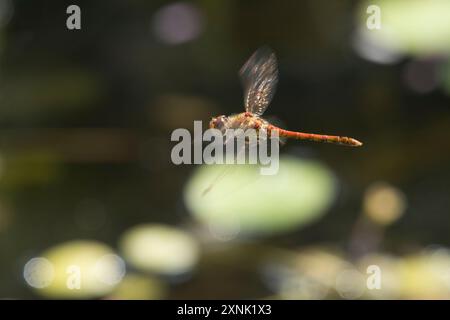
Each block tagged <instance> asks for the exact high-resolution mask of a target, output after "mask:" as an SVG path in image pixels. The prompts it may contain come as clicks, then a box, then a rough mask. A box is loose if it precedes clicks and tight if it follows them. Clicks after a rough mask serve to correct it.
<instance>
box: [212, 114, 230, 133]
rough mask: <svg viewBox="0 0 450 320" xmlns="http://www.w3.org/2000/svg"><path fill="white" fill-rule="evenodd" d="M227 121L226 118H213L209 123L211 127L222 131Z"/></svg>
mask: <svg viewBox="0 0 450 320" xmlns="http://www.w3.org/2000/svg"><path fill="white" fill-rule="evenodd" d="M226 120H227V118H226V117H225V116H220V117H216V118H212V119H211V121H210V123H209V127H210V128H214V129H219V130H222V129H223V128H224V126H225V123H226Z"/></svg>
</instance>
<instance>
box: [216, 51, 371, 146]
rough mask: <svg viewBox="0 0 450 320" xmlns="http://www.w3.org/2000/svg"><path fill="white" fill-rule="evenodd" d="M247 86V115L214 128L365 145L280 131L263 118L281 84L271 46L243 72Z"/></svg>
mask: <svg viewBox="0 0 450 320" xmlns="http://www.w3.org/2000/svg"><path fill="white" fill-rule="evenodd" d="M239 76H240V79H241V82H242V85H243V87H244V106H245V112H242V113H239V114H233V115H230V116H225V115H220V116H217V117H213V118H212V119H211V121H210V123H209V127H210V128H214V129H218V130H220V131H221V132H222V133H225V132H226V130H227V129H243V130H244V131H245V130H246V129H255V130H256V132H259V131H260V130H264V131H265V132H266V134H267V136H270V135H271V133H272V132H277V134H278V137H282V138H291V139H296V140H309V141H316V142H326V143H333V144H339V145H344V146H350V147H360V146H362V142H360V141H358V140H356V139H354V138H350V137H344V136H335V135H325V134H316V133H306V132H299V131H289V130H285V129H282V128H279V127H277V126H275V125H273V124H271V123H270V122H269V121H267V120H265V119H264V118H262V115H263V113H264V112H265V111H266V109H267V107H268V106H269V104H270V102H271V101H272V98H273V96H274V95H275V90H276V86H277V83H278V64H277V58H276V56H275V53H274V52H273V51H272V49H270V48H269V47H262V48H259V49H258V50H256V51H255V53H253V55H252V56H251V57H250V58H249V59H248V61H247V62H246V63H245V64H244V65H243V66H242V68H241V70H240V71H239Z"/></svg>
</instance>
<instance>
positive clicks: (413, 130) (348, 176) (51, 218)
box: [0, 0, 450, 299]
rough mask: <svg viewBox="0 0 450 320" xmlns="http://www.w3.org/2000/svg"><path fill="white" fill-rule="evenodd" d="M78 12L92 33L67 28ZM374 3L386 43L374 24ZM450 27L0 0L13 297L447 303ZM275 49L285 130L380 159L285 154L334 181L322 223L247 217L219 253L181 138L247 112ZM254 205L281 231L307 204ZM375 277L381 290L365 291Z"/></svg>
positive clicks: (2, 262)
mask: <svg viewBox="0 0 450 320" xmlns="http://www.w3.org/2000/svg"><path fill="white" fill-rule="evenodd" d="M71 4H76V5H78V6H79V7H80V8H81V30H68V29H67V27H66V20H67V18H68V17H69V15H70V14H67V13H66V9H67V7H68V6H69V5H71ZM370 4H376V5H378V6H379V7H380V8H381V29H377V30H370V29H368V28H367V26H366V20H367V18H368V17H369V16H370V14H368V13H366V9H367V7H368V6H369V5H370ZM449 12H450V8H449V4H448V2H446V1H439V0H436V1H428V2H422V1H406V0H395V1H372V2H370V3H366V2H362V1H342V0H332V1H330V0H319V1H317V0H314V1H312V0H311V1H287V0H282V1H273V0H270V1H269V0H262V1H261V0H258V1H256V0H247V1H238V0H232V1H206V0H200V1H182V2H172V1H144V0H131V1H119V0H110V1H102V0H98V1H50V0H49V1H46V0H40V1H19V0H16V1H12V0H1V1H0V133H1V134H0V297H1V298H100V297H102V298H112V299H114V298H117V299H166V298H169V299H170V298H238V299H239V298H268V297H270V298H288V299H297V298H298V299H303V298H305V299H325V298H345V299H355V298H380V297H381V298H448V297H450V254H449V253H448V251H447V249H446V247H447V246H449V245H450V235H449V226H450V216H449V213H450V197H449V194H450V184H449V180H450V170H449V161H450V142H449V141H448V140H447V137H448V134H449V129H450V109H449V108H450V63H449V60H448V57H449V56H450V38H449V37H448V35H449V34H450V16H449ZM262 45H269V46H270V47H271V48H272V49H273V50H274V51H275V52H276V54H277V58H278V63H279V69H280V81H279V84H278V90H277V93H276V95H275V98H274V100H273V102H272V104H271V106H270V107H269V109H268V110H267V111H266V115H267V116H268V117H269V118H270V117H271V116H275V117H276V118H277V119H278V120H279V121H281V123H282V124H283V125H284V126H285V127H286V128H288V129H291V130H302V131H306V132H308V131H310V132H318V133H325V134H340V135H347V136H352V137H355V138H357V139H359V140H361V141H363V142H364V146H363V147H362V148H344V147H340V146H333V145H325V144H314V143H308V142H298V141H290V142H288V143H287V144H286V146H284V147H283V148H282V149H281V153H282V156H284V157H289V159H290V160H289V161H291V162H292V163H291V165H292V166H293V167H295V166H298V168H299V170H306V171H307V172H309V171H308V170H309V169H308V168H309V167H305V166H308V165H310V164H311V165H315V166H318V167H317V168H316V167H314V168H316V169H317V170H319V171H320V174H321V175H324V177H325V178H323V179H325V180H324V181H325V182H324V183H325V184H327V186H329V187H327V188H328V189H327V190H328V191H327V192H328V193H329V195H328V194H327V196H325V197H323V198H320V199H325V200H320V201H319V202H321V201H322V202H326V203H322V204H320V203H319V204H318V205H315V208H316V209H311V212H309V211H308V215H311V216H317V217H316V218H315V219H314V221H313V220H312V219H311V223H306V222H309V220H308V221H306V220H305V223H303V222H301V221H300V220H301V219H297V220H295V219H294V220H295V221H297V222H295V223H292V225H291V226H290V227H289V228H287V227H286V228H284V227H280V228H278V229H277V230H276V232H275V231H274V232H271V230H270V221H269V222H268V225H269V227H267V226H266V227H265V228H264V229H258V226H259V224H258V223H256V222H255V226H256V227H255V228H253V225H252V221H251V220H248V223H247V225H246V226H247V227H249V228H248V229H250V232H247V233H246V232H245V230H246V229H245V228H244V227H242V228H238V229H237V230H234V231H235V232H231V234H230V232H227V233H226V237H219V238H220V239H217V237H214V236H211V234H210V233H211V230H216V229H214V228H213V229H211V228H208V226H206V227H205V223H204V221H203V220H202V218H201V215H200V218H198V216H197V212H196V210H197V209H198V208H199V207H201V208H204V207H205V206H206V207H207V206H208V205H209V202H208V201H213V200H208V197H197V198H194V199H191V198H189V194H190V193H189V192H190V191H189V186H190V184H189V181H193V179H196V172H198V169H199V167H200V166H194V165H180V166H176V165H174V164H172V162H171V159H170V152H171V149H172V147H173V146H174V144H175V143H174V142H171V141H170V135H171V133H172V131H173V130H174V129H176V128H188V129H191V128H192V127H193V121H194V120H203V121H204V124H205V123H207V121H209V119H210V118H211V117H212V116H216V115H219V114H231V113H237V112H242V111H243V102H242V100H243V98H242V95H243V93H242V88H241V84H240V81H239V78H238V74H237V73H238V70H239V69H240V67H241V66H242V64H243V63H244V62H245V61H246V60H247V59H248V58H249V57H250V55H251V54H252V52H254V51H255V50H256V49H257V48H258V47H260V46H262ZM295 168H297V167H295ZM305 168H306V169H305ZM316 169H314V170H316ZM242 170H244V169H242ZM306 171H305V172H306ZM302 172H303V171H302ZM204 176H207V177H208V179H209V180H208V179H206V180H205V181H210V180H214V174H213V173H211V174H209V175H208V173H207V172H206V171H204ZM202 177H203V176H202ZM327 179H328V180H327ZM195 181H197V180H195ZM308 181H309V180H306V181H305V182H302V183H304V185H302V186H297V185H296V183H300V182H299V181H288V183H290V186H291V188H294V189H295V188H297V187H298V188H306V189H307V190H308V189H310V188H311V190H312V189H314V188H313V186H311V187H310V186H309V182H308ZM311 181H312V182H311V184H314V183H316V182H314V181H316V179H313V178H312V180H311ZM330 181H333V182H330ZM196 183H197V182H196ZM198 183H200V184H201V182H198ZM205 183H206V182H205ZM218 183H219V184H220V181H219V182H218ZM258 183H262V182H260V181H258V182H256V184H258ZM274 183H275V182H274ZM237 188H239V186H237ZM315 188H316V189H317V190H318V191H317V192H318V193H320V192H321V190H322V189H321V187H320V186H319V187H315ZM316 189H314V190H316ZM252 190H253V191H252ZM255 190H258V186H257V185H256V186H251V187H249V188H247V189H246V191H243V192H244V193H245V192H247V193H249V196H248V197H247V200H248V201H250V202H254V203H258V202H261V203H263V204H261V205H264V206H265V204H264V201H266V202H267V201H270V203H269V204H268V205H270V204H272V205H274V207H275V209H274V211H273V216H277V217H279V218H280V219H284V218H283V217H284V216H283V214H284V213H283V212H284V211H283V205H284V203H285V202H284V201H285V200H283V199H286V197H288V199H291V200H293V201H294V200H295V197H296V196H297V195H298V194H297V195H295V194H294V193H292V194H286V193H285V192H284V193H281V192H280V194H277V191H276V190H274V191H273V194H274V196H273V197H272V198H270V199H269V200H267V199H266V200H265V199H264V197H258V194H257V192H256V191H255ZM294 191H295V190H294ZM294 191H293V192H294ZM211 192H214V190H212V191H211ZM217 192H219V191H217ZM240 192H241V191H239V189H238V191H237V193H240ZM252 192H254V193H255V194H254V195H253V194H251V193H252ZM323 192H325V191H323ZM278 196H279V197H280V198H277V197H278ZM217 197H219V198H220V194H219V195H217ZM299 197H300V198H298V201H303V202H305V203H307V202H308V201H313V200H310V199H312V198H311V197H309V196H308V197H304V198H301V196H299ZM186 199H188V200H186ZM189 199H191V200H189ZM202 201H203V202H205V203H200V204H198V202H202ZM226 201H227V202H228V201H229V202H234V205H239V203H240V202H239V201H243V200H242V197H241V198H234V196H233V195H231V196H229V197H228V198H227V200H226ZM224 202H225V201H224ZM294 202H295V201H294ZM189 203H190V204H189ZM192 203H194V204H192ZM197 204H198V206H197ZM219 205H220V204H219ZM226 205H227V204H225V207H224V209H223V210H222V211H223V212H226V210H227V208H228V207H226ZM202 206H203V207H202ZM244 207H245V206H244ZM196 208H197V209H196ZM292 208H293V209H292ZM292 208H291V209H289V210H291V211H289V212H288V213H287V215H288V216H289V217H291V216H292V215H294V216H295V214H297V213H298V215H299V216H301V215H302V214H303V213H304V212H303V211H302V210H303V209H301V208H298V209H296V208H297V207H295V203H294V204H293V205H292ZM199 210H200V209H199ZM224 210H225V211H224ZM243 210H244V209H243ZM255 210H256V209H255ZM296 210H297V211H296ZM304 210H307V209H304ZM308 210H309V209H308ZM292 212H294V213H293V214H292V215H291V213H292ZM305 214H306V213H305ZM271 216H272V215H268V217H269V218H268V219H270V217H271ZM255 219H258V218H257V217H256V218H255ZM286 219H288V218H286ZM219 224H220V223H219ZM286 224H290V223H288V222H287V223H286ZM225 229H226V231H230V230H229V229H230V228H229V226H228V227H227V228H225ZM221 230H222V229H221ZM222 231H223V230H222ZM241 231H242V232H241ZM221 235H223V232H222V233H221ZM105 255H106V256H107V259H106V260H105V261H106V262H105V261H103V262H105V263H104V264H101V265H102V267H101V268H100V269H101V271H99V272H100V273H101V274H102V275H105V274H107V275H108V274H110V276H108V277H109V278H108V277H107V278H108V279H107V281H103V282H102V283H101V284H96V281H97V280H98V279H94V278H95V277H97V278H98V274H97V275H96V276H92V275H91V269H92V268H91V267H92V264H95V263H97V260H98V259H99V257H100V258H101V257H104V256H105ZM174 256H175V258H174ZM33 259H34V260H33ZM96 259H97V260H96ZM80 261H81V262H80ZM367 261H370V263H369V262H367ZM373 261H375V262H373ZM94 262H95V263H94ZM46 263H47V264H46ZM71 264H75V265H78V264H80V265H82V268H81V276H82V277H83V276H85V275H87V274H89V276H86V277H88V278H83V280H82V282H81V284H82V285H81V288H80V289H68V288H67V286H66V278H65V277H67V275H68V274H70V272H68V271H67V269H66V267H67V266H68V265H71ZM369 264H375V265H379V266H381V270H382V277H383V278H382V286H381V289H379V290H378V289H375V290H369V289H366V288H364V285H361V283H362V281H363V282H364V283H365V279H366V277H367V273H366V266H367V265H369ZM95 265H96V266H97V267H98V264H95ZM49 266H50V267H49ZM125 266H126V267H125ZM97 267H95V268H94V269H95V270H97V271H98V268H97ZM83 268H85V269H83ZM90 268H91V269H90ZM96 268H97V269H96ZM102 268H103V269H102ZM125 268H126V272H125ZM49 270H50V271H49ZM85 270H88V271H85ZM105 270H106V271H105ZM111 270H112V271H111ZM97 271H96V272H97ZM46 272H47V273H46ZM108 272H109V273H108ZM46 276H47V278H46ZM61 279H62V280H61ZM362 279H363V280H362ZM443 279H444V280H445V279H447V280H446V281H442V280H443ZM105 282H106V284H105Z"/></svg>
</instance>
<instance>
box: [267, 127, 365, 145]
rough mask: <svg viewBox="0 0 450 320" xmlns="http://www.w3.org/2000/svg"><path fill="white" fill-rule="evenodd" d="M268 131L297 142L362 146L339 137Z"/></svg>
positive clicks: (351, 139)
mask: <svg viewBox="0 0 450 320" xmlns="http://www.w3.org/2000/svg"><path fill="white" fill-rule="evenodd" d="M269 130H271V131H272V130H276V131H277V132H278V135H279V136H280V137H285V138H290V139H297V140H309V141H316V142H326V143H334V144H341V145H346V146H350V147H359V146H362V143H361V142H360V141H358V140H356V139H353V138H349V137H341V136H330V135H325V134H315V133H305V132H297V131H289V130H284V129H281V128H278V127H275V126H270V127H269Z"/></svg>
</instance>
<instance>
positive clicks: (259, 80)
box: [239, 47, 278, 116]
mask: <svg viewBox="0 0 450 320" xmlns="http://www.w3.org/2000/svg"><path fill="white" fill-rule="evenodd" d="M239 75H240V77H241V81H242V84H243V86H244V103H245V110H246V111H247V112H251V113H253V114H255V115H258V116H261V115H262V114H263V113H264V111H266V109H267V107H268V106H269V103H270V101H271V100H272V98H273V96H274V94H275V89H276V86H277V83H278V66H277V58H276V56H275V53H274V52H273V51H272V50H271V49H270V48H268V47H262V48H259V49H258V50H256V52H255V53H253V55H252V56H251V57H250V59H248V61H247V62H246V63H245V64H244V65H243V66H242V68H241V70H240V71H239Z"/></svg>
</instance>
